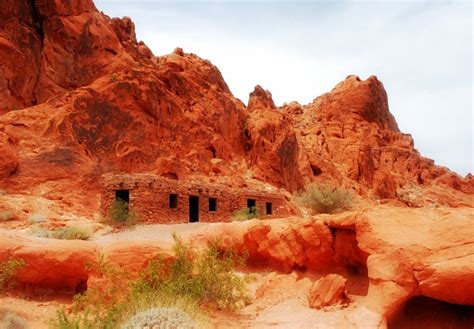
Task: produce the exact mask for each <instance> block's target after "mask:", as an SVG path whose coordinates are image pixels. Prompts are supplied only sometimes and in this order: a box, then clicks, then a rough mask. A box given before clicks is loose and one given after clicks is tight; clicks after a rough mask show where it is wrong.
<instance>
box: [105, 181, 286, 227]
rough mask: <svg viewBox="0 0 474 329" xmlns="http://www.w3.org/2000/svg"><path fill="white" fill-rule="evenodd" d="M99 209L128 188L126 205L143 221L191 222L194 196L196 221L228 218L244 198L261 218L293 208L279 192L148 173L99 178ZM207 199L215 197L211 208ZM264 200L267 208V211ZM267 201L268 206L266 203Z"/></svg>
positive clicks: (244, 203) (282, 214)
mask: <svg viewBox="0 0 474 329" xmlns="http://www.w3.org/2000/svg"><path fill="white" fill-rule="evenodd" d="M102 186H103V188H102V193H101V194H102V195H101V209H102V214H103V215H104V216H106V215H107V213H108V210H109V208H110V206H111V204H112V203H113V201H114V200H115V199H116V191H119V190H122V191H128V195H129V204H130V207H132V208H133V209H134V210H135V211H136V212H137V213H138V215H139V217H140V219H142V220H144V221H146V222H158V223H187V222H190V221H191V217H192V216H191V214H190V210H194V216H195V215H196V208H193V207H195V206H191V208H192V209H190V200H189V198H190V196H192V197H198V198H199V200H198V204H199V207H198V208H199V209H198V218H194V220H196V219H197V221H200V222H223V221H229V220H230V219H231V217H232V214H233V213H234V212H235V211H237V210H240V209H245V208H247V202H248V199H252V200H255V204H256V208H257V209H258V210H259V213H260V215H261V216H260V217H261V218H276V217H285V216H289V215H291V214H293V213H294V212H293V210H292V209H293V208H292V207H291V206H290V205H289V204H288V202H287V201H286V199H285V197H284V196H283V195H279V194H276V193H270V192H262V191H255V190H250V189H231V188H229V187H227V186H223V185H217V184H197V183H190V182H186V181H179V180H172V179H166V178H162V177H160V176H155V175H150V174H136V175H133V174H127V175H107V176H104V177H103V185H102ZM170 194H174V195H176V196H177V203H176V208H171V207H170ZM210 199H215V200H216V208H215V210H213V209H211V208H212V207H211V205H210V202H212V201H210ZM267 203H268V204H269V207H271V213H269V212H268V210H270V209H267ZM270 204H271V206H270Z"/></svg>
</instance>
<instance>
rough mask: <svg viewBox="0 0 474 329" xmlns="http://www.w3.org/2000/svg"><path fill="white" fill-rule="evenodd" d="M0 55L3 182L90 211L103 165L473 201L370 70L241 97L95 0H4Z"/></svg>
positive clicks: (206, 68)
mask: <svg viewBox="0 0 474 329" xmlns="http://www.w3.org/2000/svg"><path fill="white" fill-rule="evenodd" d="M0 61H1V63H2V65H1V68H0V113H3V115H0V151H1V152H0V168H1V169H2V170H1V173H0V188H2V189H5V190H7V192H19V193H25V192H26V191H28V192H29V193H32V194H35V195H41V196H43V197H46V198H48V199H51V200H55V201H56V202H58V203H62V204H65V205H69V206H70V207H74V206H76V205H77V209H76V211H78V212H88V213H89V214H90V213H91V212H94V211H97V210H98V208H99V200H98V199H99V190H100V183H99V181H100V180H99V179H98V177H100V175H101V174H103V173H108V172H125V173H134V172H153V173H155V174H158V175H162V176H165V177H169V178H173V179H181V178H186V177H191V176H193V177H206V179H210V180H212V181H217V182H219V183H223V184H227V185H229V186H234V187H247V186H248V187H252V185H256V184H257V185H258V184H261V182H265V183H270V184H273V185H275V186H276V187H282V188H285V189H286V190H288V191H290V192H292V193H293V192H297V191H298V190H300V189H302V188H303V187H304V185H305V184H308V183H310V182H313V181H327V180H329V181H332V182H333V183H337V184H341V185H343V186H345V187H346V188H353V189H354V190H356V191H357V192H358V193H359V194H361V195H363V196H367V197H372V198H385V199H397V198H398V199H400V200H401V201H403V202H404V203H406V204H407V205H409V206H423V205H426V204H430V203H437V204H447V205H450V206H466V205H468V206H469V205H472V194H473V193H474V180H473V179H472V177H471V176H468V177H466V178H465V179H462V178H461V177H459V176H457V175H456V174H454V173H453V172H450V171H449V170H448V169H445V168H441V167H437V166H435V165H434V164H433V161H431V160H429V159H426V158H423V157H421V156H420V155H419V153H418V152H417V151H416V149H414V147H413V140H412V139H411V137H410V136H409V135H406V134H402V133H401V132H400V131H399V129H398V127H397V124H396V122H395V119H394V118H393V116H392V115H391V114H390V112H389V109H388V102H387V95H386V92H385V90H384V88H383V85H382V83H381V82H380V81H378V80H377V78H375V77H370V78H369V79H367V80H366V81H361V80H360V79H359V78H358V77H355V76H350V77H348V78H347V79H346V80H345V81H343V82H341V83H340V84H338V85H337V86H336V87H335V88H334V89H333V90H332V91H331V92H330V93H327V94H324V95H322V96H321V97H318V98H317V99H315V100H314V102H312V103H311V104H308V105H305V106H301V105H299V104H297V103H290V104H289V105H285V106H283V107H282V108H277V107H276V106H275V104H274V102H273V100H272V98H271V94H270V92H268V91H265V90H264V89H263V88H261V87H260V86H257V87H256V88H255V90H254V92H252V93H251V94H250V100H249V104H248V106H247V107H246V106H245V105H244V104H243V103H242V102H241V101H239V100H237V99H236V98H235V97H234V96H233V95H232V94H231V92H230V90H229V88H228V86H227V84H226V83H225V81H224V79H223V77H222V75H221V74H220V72H219V70H218V69H217V68H216V67H215V66H213V65H212V64H211V63H210V62H209V61H207V60H203V59H201V58H199V57H197V56H196V55H193V54H186V53H184V51H183V50H182V49H180V48H177V49H176V50H175V51H174V52H173V53H172V54H169V55H166V56H163V57H155V56H153V54H152V53H151V51H150V50H149V49H148V48H147V47H146V45H145V44H144V43H143V42H138V41H137V40H136V36H135V26H134V24H133V22H132V21H131V19H130V18H127V17H125V18H123V19H118V18H114V19H110V18H109V17H107V16H106V15H105V14H103V13H101V12H99V11H97V9H96V8H95V6H94V4H93V3H92V1H91V0H71V1H68V2H64V1H57V0H32V1H27V0H19V1H16V0H15V1H13V0H6V1H2V3H1V4H0ZM438 187H440V188H438Z"/></svg>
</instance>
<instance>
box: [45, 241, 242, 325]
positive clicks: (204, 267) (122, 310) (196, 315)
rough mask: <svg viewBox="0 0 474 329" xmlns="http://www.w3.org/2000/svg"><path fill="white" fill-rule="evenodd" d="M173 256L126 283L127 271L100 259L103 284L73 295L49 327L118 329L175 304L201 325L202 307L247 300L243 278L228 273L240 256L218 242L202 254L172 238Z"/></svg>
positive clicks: (153, 263)
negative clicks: (69, 307)
mask: <svg viewBox="0 0 474 329" xmlns="http://www.w3.org/2000/svg"><path fill="white" fill-rule="evenodd" d="M174 239H175V245H174V252H175V258H174V259H170V260H165V258H164V257H157V258H155V259H153V260H151V261H150V263H149V265H148V266H147V268H146V269H145V270H143V271H142V272H141V273H140V275H139V278H138V279H137V280H135V281H132V282H131V283H130V284H127V282H128V277H127V275H128V274H129V273H128V272H127V271H126V270H122V269H117V268H114V267H113V266H110V264H109V263H107V262H104V261H101V262H100V264H99V266H98V269H97V270H98V271H99V273H102V275H103V276H104V277H105V278H106V279H107V280H106V281H107V282H108V284H107V285H106V287H105V288H103V289H101V290H98V289H94V288H91V289H88V290H87V292H86V293H84V294H83V295H77V296H76V297H75V299H74V303H73V307H72V314H68V313H67V312H66V311H65V310H64V308H63V309H60V310H58V312H57V315H56V318H55V319H53V320H52V321H51V326H52V327H53V328H59V329H70V328H74V329H92V328H94V329H95V328H99V329H100V328H102V329H108V328H118V327H120V325H121V324H124V323H126V322H127V321H130V320H131V319H133V318H134V316H135V315H137V314H140V313H142V312H144V311H146V310H150V309H156V308H176V309H178V310H181V311H183V312H184V313H185V314H187V315H189V316H190V318H191V319H192V320H194V321H195V323H196V324H197V328H201V327H204V323H205V322H206V321H205V317H204V315H203V314H202V310H201V307H220V308H226V309H233V308H236V307H239V306H241V305H243V304H244V303H246V302H248V296H247V288H246V279H245V278H244V277H240V276H238V275H237V274H235V273H234V272H233V270H232V269H233V267H234V266H238V265H241V264H243V262H244V260H245V258H244V257H242V256H238V255H236V254H235V253H233V252H220V251H219V248H218V247H217V246H218V244H217V243H213V244H210V245H209V246H208V248H206V249H205V250H203V251H202V252H198V253H195V252H192V251H191V249H190V247H189V246H187V245H185V244H184V243H183V242H182V241H181V240H180V239H179V238H177V237H176V236H174Z"/></svg>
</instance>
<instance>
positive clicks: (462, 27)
mask: <svg viewBox="0 0 474 329" xmlns="http://www.w3.org/2000/svg"><path fill="white" fill-rule="evenodd" d="M95 3H96V6H97V8H98V9H99V10H102V11H103V12H104V13H106V14H107V15H109V16H111V17H123V16H129V17H131V18H132V20H133V21H134V22H135V25H136V32H137V38H138V39H139V40H143V41H144V42H145V43H146V44H147V45H148V47H149V48H150V49H151V50H152V51H153V53H154V54H155V55H157V56H159V55H164V54H168V53H170V52H172V51H173V50H174V49H175V48H176V47H182V48H183V50H184V51H185V52H188V53H195V54H197V55H198V56H200V57H201V58H205V59H209V60H210V61H211V62H212V63H213V64H214V65H216V66H217V67H218V68H219V70H220V71H221V73H222V75H223V77H224V79H225V81H226V82H227V84H228V85H229V88H230V89H231V91H232V93H233V94H234V95H235V96H236V97H237V98H239V99H241V100H242V101H243V102H244V103H247V101H248V95H249V93H250V92H251V91H253V88H254V87H255V86H256V85H257V84H259V85H261V86H262V87H263V88H265V89H268V90H269V91H270V92H271V93H272V95H273V99H274V101H275V103H276V104H277V105H282V104H283V103H284V102H291V101H297V102H299V103H300V104H302V105H304V104H307V103H310V102H311V101H312V100H313V99H314V98H316V97H317V96H319V95H321V94H323V93H325V92H328V91H330V90H331V89H332V88H333V87H334V86H335V85H336V84H337V83H339V82H340V81H342V80H344V79H345V77H346V76H348V75H350V74H355V75H358V76H360V77H361V78H362V79H367V78H368V77H369V76H371V75H375V76H377V77H378V78H379V80H381V81H382V82H383V84H384V86H385V89H386V90H387V94H388V98H389V107H390V112H391V113H392V114H393V115H394V116H395V118H396V120H397V122H398V125H399V128H400V130H401V131H402V132H404V133H409V134H411V135H412V136H413V138H414V140H415V147H416V148H417V149H418V150H419V151H420V153H421V154H422V155H423V156H426V157H428V158H431V159H433V160H435V163H436V164H437V165H441V166H446V167H448V168H450V169H451V170H453V171H455V172H457V173H458V174H460V175H462V176H464V175H466V174H467V173H468V172H471V173H474V140H473V127H474V113H473V102H474V100H473V72H474V71H473V16H474V9H473V7H474V6H473V4H472V2H471V1H470V0H465V1H464V0H457V1H448V0H446V1H436V0H431V1H422V0H413V1H408V0H405V1H403V0H402V1H396V2H395V1H383V0H372V1H355V0H340V1H329V0H326V1H316V0H315V1H277V0H273V1H269V0H267V1H265V0H260V1H242V0H241V1H235V0H234V1H223V0H220V1H219V0H214V1H211V0H207V1H203V0H201V1H197V0H195V1H189V0H188V1H182V0H174V1H162V0H161V1H160V0H158V1H153V0H147V1H145V0H135V1H130V0H95Z"/></svg>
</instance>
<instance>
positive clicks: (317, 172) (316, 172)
mask: <svg viewBox="0 0 474 329" xmlns="http://www.w3.org/2000/svg"><path fill="white" fill-rule="evenodd" d="M311 171H312V172H313V176H315V177H316V176H319V175H321V174H322V173H323V171H322V170H321V168H319V167H318V166H316V165H311Z"/></svg>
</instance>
